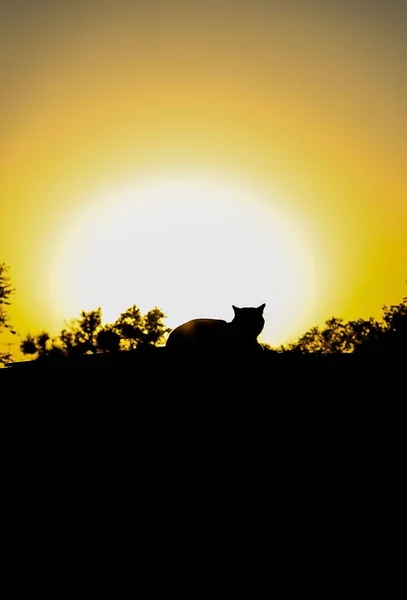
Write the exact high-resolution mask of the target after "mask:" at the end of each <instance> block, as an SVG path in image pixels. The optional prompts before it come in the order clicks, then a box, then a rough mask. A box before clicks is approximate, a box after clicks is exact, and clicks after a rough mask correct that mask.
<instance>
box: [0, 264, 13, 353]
mask: <svg viewBox="0 0 407 600" xmlns="http://www.w3.org/2000/svg"><path fill="white" fill-rule="evenodd" d="M7 271H8V267H7V266H6V265H5V264H4V263H0V333H1V331H2V329H8V330H9V331H10V333H12V334H13V335H16V332H15V331H14V329H13V328H12V327H11V325H10V322H9V318H8V313H7V309H8V307H9V306H10V305H11V302H10V296H11V295H12V294H13V293H14V289H13V288H12V287H11V282H10V278H9V276H8V275H7ZM10 360H11V355H10V353H8V352H5V353H4V352H0V363H6V362H9V361H10Z"/></svg>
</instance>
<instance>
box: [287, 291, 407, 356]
mask: <svg viewBox="0 0 407 600" xmlns="http://www.w3.org/2000/svg"><path fill="white" fill-rule="evenodd" d="M382 310H383V316H382V320H381V321H377V320H375V319H374V318H373V317H370V318H369V319H357V320H354V321H348V322H345V321H343V319H337V318H335V317H333V318H331V319H329V320H328V321H326V324H325V327H324V328H323V329H320V328H319V327H312V328H311V329H309V330H308V331H307V332H305V333H304V334H303V335H302V336H301V337H300V338H299V339H298V340H297V341H296V342H294V343H291V344H289V345H287V346H281V347H280V349H279V351H280V352H281V353H292V354H299V355H301V354H313V355H332V354H347V353H355V354H371V353H374V354H378V353H387V354H388V353H392V354H406V353H407V297H406V298H403V300H402V301H401V302H400V304H394V305H391V306H390V307H388V306H383V307H382Z"/></svg>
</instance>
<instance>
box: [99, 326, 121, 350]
mask: <svg viewBox="0 0 407 600" xmlns="http://www.w3.org/2000/svg"><path fill="white" fill-rule="evenodd" d="M96 344H97V347H98V349H99V350H101V351H102V352H118V351H119V350H120V335H119V334H118V333H117V332H116V331H114V329H113V328H112V325H107V326H106V327H104V328H103V329H101V330H100V331H99V332H98V333H97V335H96Z"/></svg>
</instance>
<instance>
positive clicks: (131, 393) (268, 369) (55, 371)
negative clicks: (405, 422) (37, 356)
mask: <svg viewBox="0 0 407 600" xmlns="http://www.w3.org/2000/svg"><path fill="white" fill-rule="evenodd" d="M405 374H406V358H405V357H394V356H384V355H376V356H370V357H357V356H355V355H340V356H310V355H308V356H304V355H303V356H292V355H278V354H274V353H270V352H263V353H261V354H256V355H242V354H230V353H229V354H222V355H212V356H204V355H193V354H179V355H173V354H170V353H169V352H168V350H167V349H166V348H151V349H149V350H143V351H141V350H137V351H133V352H120V353H118V354H116V355H114V354H97V355H88V356H82V357H78V358H76V359H43V360H36V361H27V362H23V363H15V364H14V365H10V366H9V367H7V368H5V369H2V370H1V371H0V385H1V386H2V388H3V392H4V391H5V389H6V388H7V389H8V391H9V392H14V394H16V393H18V390H19V389H20V391H21V392H22V393H23V392H24V396H23V397H24V398H26V389H27V388H28V389H31V394H32V397H33V398H37V397H39V398H44V399H45V398H49V399H52V398H55V399H58V400H62V399H66V398H67V397H68V396H69V397H70V398H71V400H73V401H78V400H80V399H83V400H87V401H90V400H97V399H99V400H102V399H107V400H108V399H111V400H116V401H123V400H132V401H137V402H140V401H142V402H145V401H147V400H149V399H158V400H164V399H167V400H170V399H171V400H174V399H177V398H182V399H186V400H198V401H200V400H206V401H209V402H210V401H212V400H223V401H237V400H239V401H241V400H245V401H250V402H259V401H266V400H267V401H272V402H273V404H279V403H281V402H282V401H288V400H289V401H294V402H299V401H304V400H307V401H308V402H309V401H312V400H316V399H318V400H326V401H329V402H330V403H332V402H340V403H346V402H349V401H354V400H356V401H358V402H361V401H362V402H363V401H373V400H374V401H377V400H381V401H383V402H387V401H395V400H397V399H399V400H403V401H404V399H405V396H406V385H405ZM0 393H1V388H0ZM14 394H13V395H14Z"/></svg>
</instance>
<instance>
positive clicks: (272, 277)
mask: <svg viewBox="0 0 407 600" xmlns="http://www.w3.org/2000/svg"><path fill="white" fill-rule="evenodd" d="M51 281H52V290H53V293H54V302H55V303H56V304H57V305H59V306H61V305H63V307H64V310H68V311H69V312H70V313H71V314H74V315H77V314H78V313H79V311H80V310H82V309H85V310H89V309H93V308H97V307H98V306H101V307H102V311H103V317H104V320H105V321H106V322H113V321H114V320H115V319H116V318H117V317H118V316H119V314H120V313H121V312H122V311H123V310H125V309H126V308H128V307H129V306H131V305H133V304H136V305H137V306H139V307H140V308H141V310H142V311H143V312H146V311H147V310H149V309H150V308H153V307H154V306H158V307H159V308H161V309H162V310H163V312H164V313H165V314H166V315H167V316H168V318H167V323H168V325H169V326H170V327H175V326H176V325H178V324H179V323H181V322H183V321H186V320H188V319H190V318H194V317H201V316H206V317H213V318H223V319H226V320H230V319H231V318H232V317H233V311H232V304H235V305H237V306H257V305H260V304H262V303H263V302H265V303H266V309H265V319H266V327H265V330H264V332H263V334H262V336H261V339H262V340H263V341H267V342H269V343H272V344H273V343H274V340H276V339H277V340H279V339H280V338H281V337H282V336H286V335H289V334H290V333H291V332H292V331H293V327H294V326H295V325H297V324H298V321H299V320H301V317H302V316H303V315H304V314H305V313H306V312H307V310H309V309H310V307H311V305H312V304H313V302H314V300H315V295H316V289H315V288H316V284H315V273H314V260H313V256H312V251H311V247H310V244H309V243H306V241H305V236H304V232H303V231H301V228H300V227H299V226H298V224H295V223H294V222H293V221H292V220H290V218H289V217H288V215H287V214H284V213H283V212H282V211H281V209H277V208H276V207H275V206H273V198H270V197H267V196H266V195H265V194H263V195H262V194H260V193H259V192H258V191H255V190H254V189H253V187H252V186H242V185H237V184H234V183H231V182H225V181H221V180H219V179H218V178H213V177H212V178H210V177H201V178H199V177H182V178H180V177H175V176H164V175H161V176H159V177H154V178H147V179H145V180H143V181H137V182H133V183H128V184H124V185H122V186H116V187H114V188H113V189H111V190H109V191H107V192H104V193H103V194H100V193H99V194H97V195H96V197H95V198H90V199H88V201H87V202H86V203H85V207H84V208H83V209H82V210H81V211H80V212H79V213H77V214H76V217H75V221H74V222H73V224H72V226H69V225H68V226H67V229H66V237H65V238H64V239H63V240H62V241H60V243H59V250H58V251H57V253H56V255H54V261H53V269H52V273H51Z"/></svg>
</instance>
